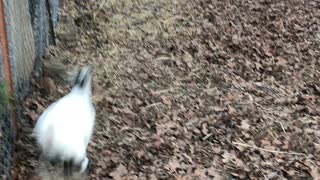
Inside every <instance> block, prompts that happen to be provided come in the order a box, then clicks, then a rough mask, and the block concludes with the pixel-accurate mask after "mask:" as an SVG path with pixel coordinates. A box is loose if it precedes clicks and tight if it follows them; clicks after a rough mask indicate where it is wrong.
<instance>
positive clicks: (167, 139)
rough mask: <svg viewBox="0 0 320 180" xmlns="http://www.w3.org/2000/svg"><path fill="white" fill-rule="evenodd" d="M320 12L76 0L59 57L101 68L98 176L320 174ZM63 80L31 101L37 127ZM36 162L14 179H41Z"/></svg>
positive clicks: (64, 17)
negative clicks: (31, 176) (31, 175)
mask: <svg viewBox="0 0 320 180" xmlns="http://www.w3.org/2000/svg"><path fill="white" fill-rule="evenodd" d="M318 9H319V4H318V3H317V2H314V1H292V2H291V1H290V2H289V1H264V0H261V1H251V0H248V1H240V0H236V1H231V0H226V1H209V0H196V1H182V0H179V1H167V0H165V1H116V0H107V1H104V0H98V1H91V0H88V1H78V0H77V1H71V0H68V1H66V3H65V6H64V9H63V11H62V14H61V26H60V29H59V32H58V34H59V37H60V39H59V40H60V43H59V45H58V46H57V47H56V48H53V49H51V56H50V57H49V59H50V61H57V62H62V63H64V64H68V65H71V66H73V65H82V64H92V65H93V66H94V67H95V73H96V76H95V77H94V81H93V82H94V85H93V89H94V90H93V97H94V98H93V99H94V101H95V103H96V105H97V124H96V130H95V135H94V137H93V139H92V142H91V143H90V146H89V148H88V151H89V155H90V158H91V159H92V160H93V169H92V171H91V173H90V175H89V177H90V179H106V178H107V179H217V180H218V179H230V178H231V179H232V178H233V179H292V178H302V179H311V178H313V179H319V168H318V166H319V165H320V161H319V159H320V155H319V154H320V148H319V147H320V146H319V144H320V141H319V137H320V134H319V132H318V130H319V120H320V118H319V115H320V111H319V105H320V103H319V96H320V89H319V87H320V84H319V77H320V73H319V71H318V69H319V68H320V64H319V63H318V59H319V58H320V56H319V51H320V49H319V47H320V46H319V45H320V44H319V43H320V39H319V37H320V36H319V34H320V33H319V30H318V27H319V25H320V22H319V19H320V14H319V10H318ZM51 78H52V77H51ZM53 81H54V82H51V80H45V81H44V82H45V83H42V84H41V83H39V84H35V85H34V91H33V93H32V94H31V95H30V97H29V98H28V99H27V100H26V103H25V104H26V105H25V107H26V109H25V110H24V112H25V113H24V114H25V115H26V119H28V120H31V122H32V123H29V128H31V127H32V125H33V123H34V121H36V119H37V117H38V116H39V114H40V113H41V112H42V111H43V109H44V108H45V107H46V106H47V105H48V104H49V102H52V101H53V100H54V99H56V98H58V97H59V96H61V95H62V94H64V93H66V92H67V91H66V90H67V89H68V88H69V87H66V86H65V85H59V83H57V82H59V81H58V80H56V79H54V78H53ZM55 86H56V88H54V87H55ZM48 88H49V91H45V89H48ZM55 89H56V90H55ZM55 92H56V94H55ZM24 126H25V125H24ZM19 142H21V143H22V144H23V148H25V149H27V150H22V149H23V148H18V149H17V152H18V153H19V151H21V152H22V154H23V153H27V152H28V151H31V152H32V153H33V156H36V154H35V152H34V151H33V150H30V149H28V148H31V147H32V145H31V147H30V142H29V141H28V140H27V139H26V138H22V139H21V141H19ZM234 143H238V145H235V144H234ZM239 143H241V144H242V145H239ZM31 144H32V143H31ZM243 144H245V145H243ZM18 147H19V146H18ZM31 149H32V148H31ZM33 156H30V157H28V158H27V157H26V156H24V158H19V160H20V161H17V162H18V163H17V166H16V167H15V168H14V171H15V173H16V174H19V175H20V176H21V175H23V176H26V175H29V174H32V173H33V172H34V169H35V167H34V166H30V165H29V163H30V161H32V159H33V158H32V157H33Z"/></svg>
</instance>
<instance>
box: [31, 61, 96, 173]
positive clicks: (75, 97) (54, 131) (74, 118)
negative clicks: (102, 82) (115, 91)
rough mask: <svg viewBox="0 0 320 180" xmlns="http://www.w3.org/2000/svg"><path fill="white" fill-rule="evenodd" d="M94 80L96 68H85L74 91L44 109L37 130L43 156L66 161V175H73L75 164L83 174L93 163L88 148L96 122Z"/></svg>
mask: <svg viewBox="0 0 320 180" xmlns="http://www.w3.org/2000/svg"><path fill="white" fill-rule="evenodd" d="M91 79H92V69H91V68H89V67H85V68H82V69H81V70H80V71H79V74H78V76H77V79H76V83H75V85H74V86H73V88H72V90H71V92H70V93H69V94H67V95H66V96H64V97H63V98H61V99H60V100H58V101H56V102H54V103H53V104H51V105H50V106H49V107H48V108H47V109H46V110H45V111H44V112H43V114H42V115H41V116H40V118H39V120H38V122H37V124H36V126H35V128H34V131H33V134H34V135H35V137H36V140H37V143H38V144H39V146H40V147H41V149H42V155H41V156H42V157H45V158H46V159H48V160H49V161H55V160H61V161H63V162H64V175H65V176H71V175H72V167H73V165H77V166H79V167H81V169H80V172H81V173H83V172H84V171H85V170H86V169H87V166H88V164H89V159H88V158H87V155H86V150H87V146H88V143H89V141H90V139H91V136H92V133H93V129H94V124H95V108H94V105H93V103H92V100H91Z"/></svg>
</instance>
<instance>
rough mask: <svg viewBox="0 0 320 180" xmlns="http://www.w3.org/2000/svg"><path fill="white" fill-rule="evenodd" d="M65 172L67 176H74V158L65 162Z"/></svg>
mask: <svg viewBox="0 0 320 180" xmlns="http://www.w3.org/2000/svg"><path fill="white" fill-rule="evenodd" d="M63 174H64V176H66V177H70V176H72V160H67V161H64V162H63Z"/></svg>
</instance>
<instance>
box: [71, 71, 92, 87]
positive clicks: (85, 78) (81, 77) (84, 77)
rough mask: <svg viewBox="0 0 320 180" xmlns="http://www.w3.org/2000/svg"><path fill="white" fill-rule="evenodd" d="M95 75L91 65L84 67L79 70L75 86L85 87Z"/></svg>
mask: <svg viewBox="0 0 320 180" xmlns="http://www.w3.org/2000/svg"><path fill="white" fill-rule="evenodd" d="M92 75H93V68H92V67H91V66H87V67H83V68H81V69H80V70H79V72H78V75H77V78H76V82H75V86H79V87H80V88H84V87H85V86H87V85H88V83H89V82H90V81H91V78H92Z"/></svg>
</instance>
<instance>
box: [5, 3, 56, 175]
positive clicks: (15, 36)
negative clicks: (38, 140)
mask: <svg viewBox="0 0 320 180" xmlns="http://www.w3.org/2000/svg"><path fill="white" fill-rule="evenodd" d="M0 1H2V4H3V7H4V8H3V9H2V10H3V11H4V14H5V17H4V19H5V21H6V37H7V39H8V40H7V41H8V42H7V45H8V50H9V61H10V72H11V78H12V81H13V88H14V100H15V102H16V103H15V104H16V111H17V115H18V117H17V119H18V120H19V121H20V120H22V118H21V117H20V114H21V112H22V107H21V104H22V103H21V102H22V100H23V98H24V97H25V96H26V95H27V94H28V90H29V81H30V78H31V77H32V76H33V75H34V74H35V73H37V74H40V73H41V67H42V60H43V55H44V54H45V50H46V48H48V46H49V45H50V44H55V35H54V28H55V27H56V26H57V22H58V10H59V4H60V2H59V0H28V1H20V0H0ZM0 11H1V9H0ZM0 28H1V27H0ZM0 47H1V46H0ZM2 48H3V47H2ZM4 56H5V54H3V53H2V52H1V48H0V88H1V83H3V84H6V83H7V82H6V81H5V79H6V78H5V74H6V73H5V71H6V70H7V69H6V67H5V66H4V64H3V62H4V59H3V58H2V57H4ZM7 71H8V70H7ZM1 97H2V94H1V89H0V102H2V101H1ZM0 105H1V103H0ZM9 112H10V109H9V108H8V106H7V105H5V106H4V108H2V110H1V109H0V179H4V177H7V178H9V177H10V168H11V166H12V165H13V153H14V140H15V133H14V132H15V131H14V125H13V123H12V117H11V115H10V113H9ZM22 128H23V127H22ZM9 179H10V178H9Z"/></svg>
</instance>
